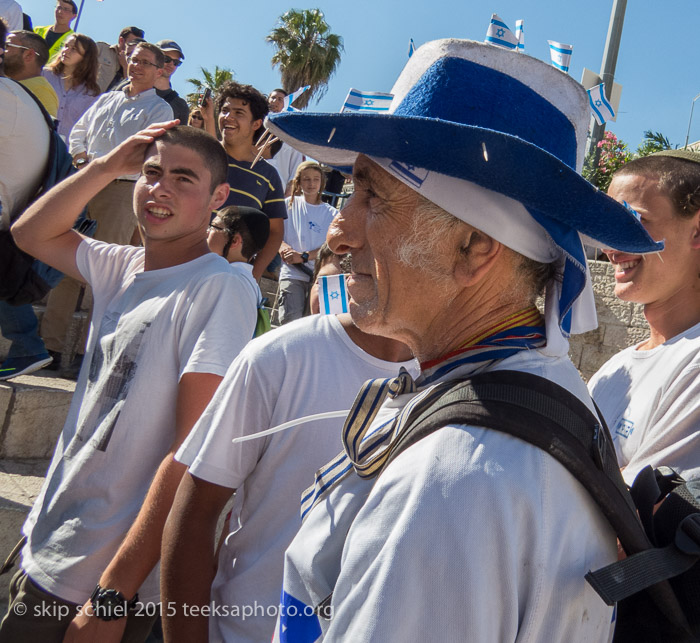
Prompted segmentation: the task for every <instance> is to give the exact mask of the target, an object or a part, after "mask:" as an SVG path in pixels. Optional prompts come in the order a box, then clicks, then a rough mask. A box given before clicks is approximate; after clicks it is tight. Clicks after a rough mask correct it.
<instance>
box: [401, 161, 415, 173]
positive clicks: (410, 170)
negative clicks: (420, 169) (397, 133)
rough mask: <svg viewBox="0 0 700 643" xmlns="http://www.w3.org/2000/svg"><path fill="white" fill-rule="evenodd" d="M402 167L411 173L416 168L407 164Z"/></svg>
mask: <svg viewBox="0 0 700 643" xmlns="http://www.w3.org/2000/svg"><path fill="white" fill-rule="evenodd" d="M404 167H405V168H406V169H407V170H408V171H409V172H413V170H415V169H416V166H415V165H410V164H408V163H406V164H405V165H404Z"/></svg>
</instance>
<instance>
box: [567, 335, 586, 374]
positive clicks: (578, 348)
mask: <svg viewBox="0 0 700 643" xmlns="http://www.w3.org/2000/svg"><path fill="white" fill-rule="evenodd" d="M583 344H584V342H583V339H582V338H581V336H580V335H574V336H573V337H572V338H571V339H570V340H569V359H571V361H572V362H573V363H574V366H575V367H576V368H578V367H579V364H580V363H581V353H582V352H583Z"/></svg>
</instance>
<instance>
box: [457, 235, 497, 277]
mask: <svg viewBox="0 0 700 643" xmlns="http://www.w3.org/2000/svg"><path fill="white" fill-rule="evenodd" d="M502 252H503V245H502V244H501V243H499V242H498V241H496V240H495V239H494V238H492V237H489V236H488V235H487V234H485V233H483V232H481V231H480V230H475V229H474V228H470V230H468V231H466V233H465V235H464V238H463V242H462V244H461V247H460V248H459V252H458V256H457V261H456V265H455V279H456V280H457V283H458V284H459V285H460V286H462V287H464V288H468V287H472V286H476V285H478V284H479V282H481V281H482V280H483V279H484V278H485V277H486V275H487V274H488V273H489V272H490V271H491V269H492V268H493V266H494V264H495V263H496V261H497V259H498V257H500V256H501V254H502Z"/></svg>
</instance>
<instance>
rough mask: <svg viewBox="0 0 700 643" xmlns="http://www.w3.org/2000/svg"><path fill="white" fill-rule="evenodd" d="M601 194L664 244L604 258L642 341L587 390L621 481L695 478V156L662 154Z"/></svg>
mask: <svg viewBox="0 0 700 643" xmlns="http://www.w3.org/2000/svg"><path fill="white" fill-rule="evenodd" d="M608 194H609V195H610V196H612V197H613V198H614V199H616V200H618V201H621V202H622V201H625V202H627V203H628V204H629V205H630V206H631V207H632V208H634V210H636V211H637V213H638V214H639V215H640V216H641V222H642V224H643V225H644V227H645V228H646V229H647V230H648V231H649V234H650V235H651V236H652V237H653V238H654V239H657V240H664V242H665V244H666V247H665V248H664V250H663V252H661V253H659V255H658V256H656V255H650V256H648V257H646V258H645V259H642V257H640V256H636V255H631V254H626V253H622V252H613V251H608V256H609V257H610V261H611V262H612V264H613V265H614V266H615V294H616V295H617V296H618V297H620V299H622V300H624V301H633V302H636V303H640V304H643V305H644V316H645V317H646V320H647V322H648V324H649V331H650V336H649V339H647V340H646V341H644V342H642V343H640V344H638V345H636V346H631V347H630V348H627V349H625V350H623V351H622V352H620V353H618V354H617V355H615V356H614V357H613V358H611V359H610V360H609V361H608V362H606V363H605V364H604V365H603V366H602V367H601V369H600V370H599V371H598V372H597V373H596V374H595V375H594V376H593V378H592V379H591V381H590V383H589V389H590V392H591V395H592V396H593V398H594V399H595V401H596V402H597V403H598V405H599V406H600V408H601V410H602V412H603V415H604V417H605V420H606V421H607V423H608V426H609V427H610V432H611V433H612V436H613V439H614V441H615V447H616V451H617V457H618V461H619V463H620V466H621V467H623V468H624V471H623V476H624V478H625V480H626V481H627V483H628V484H632V483H633V482H634V479H635V477H636V476H637V474H638V473H639V471H640V470H641V469H643V468H644V467H645V466H647V465H652V466H654V467H658V466H661V465H666V466H669V467H672V468H673V469H675V470H676V471H677V472H678V473H680V474H681V475H683V476H684V477H685V478H686V479H693V478H697V477H700V404H699V403H698V400H700V196H699V195H700V154H696V153H694V152H690V151H687V150H668V151H665V152H659V153H657V154H652V155H651V156H647V157H643V158H641V159H637V160H635V161H632V162H630V163H628V164H627V165H625V166H624V167H623V168H622V169H621V170H620V171H619V172H617V174H615V176H614V178H613V180H612V183H611V184H610V187H609V188H608Z"/></svg>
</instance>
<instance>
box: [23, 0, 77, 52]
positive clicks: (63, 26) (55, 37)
mask: <svg viewBox="0 0 700 643" xmlns="http://www.w3.org/2000/svg"><path fill="white" fill-rule="evenodd" d="M77 15H78V5H76V4H75V2H73V0H58V2H57V3H56V10H55V12H54V16H55V22H54V23H53V24H52V25H47V26H45V27H34V33H37V34H39V35H40V36H41V37H42V38H43V39H44V40H46V44H47V45H48V46H49V56H50V60H53V59H54V58H55V57H56V56H58V54H59V52H60V51H61V47H63V43H64V42H65V40H66V38H68V36H70V35H71V34H72V33H73V30H72V29H71V28H70V23H71V22H73V19H74V18H75V17H76V16H77Z"/></svg>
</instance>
